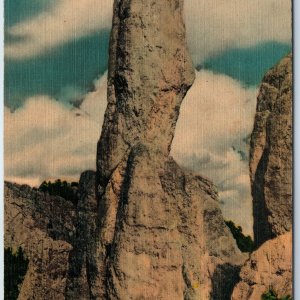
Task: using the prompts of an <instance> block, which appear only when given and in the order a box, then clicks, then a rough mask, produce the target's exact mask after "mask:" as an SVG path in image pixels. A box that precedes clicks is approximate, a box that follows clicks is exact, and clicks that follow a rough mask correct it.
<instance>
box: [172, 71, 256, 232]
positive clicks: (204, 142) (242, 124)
mask: <svg viewBox="0 0 300 300" xmlns="http://www.w3.org/2000/svg"><path fill="white" fill-rule="evenodd" d="M256 95H257V90H255V89H252V88H250V89H245V88H243V87H242V86H241V85H240V84H239V83H238V82H237V81H235V80H233V79H231V78H230V77H227V76H225V75H216V74H213V73H212V72H208V71H200V72H197V75H196V80H195V83H194V85H193V86H192V88H191V89H190V91H189V92H188V94H187V96H186V98H185V99H184V101H183V104H182V106H181V109H180V117H179V120H178V122H177V127H176V132H175V137H174V140H173V144H172V151H171V155H173V157H174V158H175V159H176V160H177V161H178V163H179V164H180V165H182V166H184V167H186V168H188V169H192V170H193V171H195V172H197V173H199V174H202V175H204V176H206V177H209V178H211V179H212V181H213V182H214V184H216V186H217V187H218V190H219V191H220V199H221V201H222V203H223V204H222V210H223V213H224V216H225V218H228V219H232V220H234V221H236V222H237V223H238V224H239V225H241V226H242V227H243V228H244V229H245V231H246V232H247V233H251V232H252V223H251V222H249V220H251V219H252V218H251V214H252V205H251V203H252V200H251V192H250V178H249V168H248V161H247V160H242V159H241V155H240V154H239V153H238V151H239V150H240V151H243V152H244V153H245V155H246V156H247V154H248V151H249V149H248V146H247V144H246V143H245V142H244V141H243V140H244V139H245V137H246V136H247V135H249V134H250V133H251V131H252V128H253V120H254V114H255V107H256ZM233 147H234V149H235V150H233Z"/></svg>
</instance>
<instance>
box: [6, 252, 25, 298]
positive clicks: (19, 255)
mask: <svg viewBox="0 0 300 300" xmlns="http://www.w3.org/2000/svg"><path fill="white" fill-rule="evenodd" d="M28 263H29V261H28V259H27V258H26V257H25V256H24V252H23V250H22V248H21V247H20V248H19V249H18V251H17V252H16V253H13V251H12V249H11V248H7V249H4V300H15V299H17V298H18V295H19V285H20V284H22V282H23V280H24V277H25V274H26V272H27V269H28Z"/></svg>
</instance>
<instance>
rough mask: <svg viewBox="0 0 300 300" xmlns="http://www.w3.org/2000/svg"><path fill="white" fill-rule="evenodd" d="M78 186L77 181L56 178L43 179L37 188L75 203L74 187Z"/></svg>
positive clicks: (76, 200)
mask: <svg viewBox="0 0 300 300" xmlns="http://www.w3.org/2000/svg"><path fill="white" fill-rule="evenodd" d="M77 187H78V183H77V182H72V183H68V182H66V181H61V180H60V179H57V180H56V181H55V182H50V181H48V182H46V181H44V182H43V183H42V184H41V185H40V187H39V190H40V191H42V192H44V193H49V195H51V196H60V197H62V198H64V199H66V200H70V201H72V202H73V203H74V204H75V205H76V204H77V202H78V197H77V194H76V188H77Z"/></svg>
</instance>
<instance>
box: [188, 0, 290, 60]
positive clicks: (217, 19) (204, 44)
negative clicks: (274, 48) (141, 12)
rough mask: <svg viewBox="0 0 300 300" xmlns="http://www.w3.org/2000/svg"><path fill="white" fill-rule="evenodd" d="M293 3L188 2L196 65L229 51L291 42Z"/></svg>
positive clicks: (269, 0) (246, 0)
mask: <svg viewBox="0 0 300 300" xmlns="http://www.w3.org/2000/svg"><path fill="white" fill-rule="evenodd" d="M291 2H292V1H291V0H250V1H249V0H226V1H224V0H211V1H206V0H201V1H185V14H186V27H187V37H188V43H189V47H190V52H191V54H192V57H193V59H194V61H195V62H197V63H200V62H202V61H203V60H204V59H206V58H207V57H209V56H211V55H213V54H216V53H218V52H221V51H223V50H225V49H227V48H229V47H230V48H234V47H248V46H251V45H255V44H257V43H260V42H263V41H278V42H287V43H290V42H291V38H292V34H291V30H292V13H291V12H292V10H291Z"/></svg>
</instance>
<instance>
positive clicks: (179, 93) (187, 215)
mask: <svg viewBox="0 0 300 300" xmlns="http://www.w3.org/2000/svg"><path fill="white" fill-rule="evenodd" d="M193 81H194V68H193V66H192V62H191V59H190V56H189V54H188V50H187V45H186V39H185V26H184V21H183V0H169V1H165V0H151V1H150V0H149V1H148V0H147V1H141V0H115V3H114V17H113V28H112V33H111V41H110V61H109V74H108V106H107V110H106V113H105V120H104V124H103V130H102V134H101V138H100V140H99V143H98V151H97V180H96V186H97V189H98V190H97V193H98V201H99V202H98V207H99V211H98V216H99V225H98V226H99V228H98V232H97V234H96V237H97V246H96V255H95V261H96V262H97V263H96V267H95V272H94V273H93V274H94V275H93V274H92V273H90V274H91V276H90V278H91V291H92V295H93V297H95V298H96V299H122V300H123V299H149V300H150V299H151V300H152V299H172V300H173V299H174V300H176V299H209V298H212V299H229V297H230V293H231V290H232V287H233V284H234V282H235V281H234V280H236V279H237V272H238V270H239V268H238V266H239V265H240V264H241V263H242V261H243V259H244V257H243V256H242V255H241V253H240V251H239V250H238V248H237V246H236V243H235V241H234V240H233V238H232V235H231V234H230V232H229V230H228V228H227V226H226V225H225V223H224V220H223V217H222V214H221V211H220V208H219V204H218V196H217V193H216V191H215V188H214V186H213V185H212V183H210V182H209V181H208V180H206V179H204V178H202V177H200V176H194V175H193V174H189V173H186V172H183V171H182V170H181V169H180V168H179V167H178V165H177V164H176V162H174V161H173V159H172V158H171V157H169V152H170V146H171V142H172V139H173V136H174V131H175V125H176V121H177V118H178V115H179V111H180V105H181V102H182V100H183V98H184V96H185V94H186V93H187V91H188V89H189V88H190V86H191V85H192V83H193ZM91 252H93V251H91Z"/></svg>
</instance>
